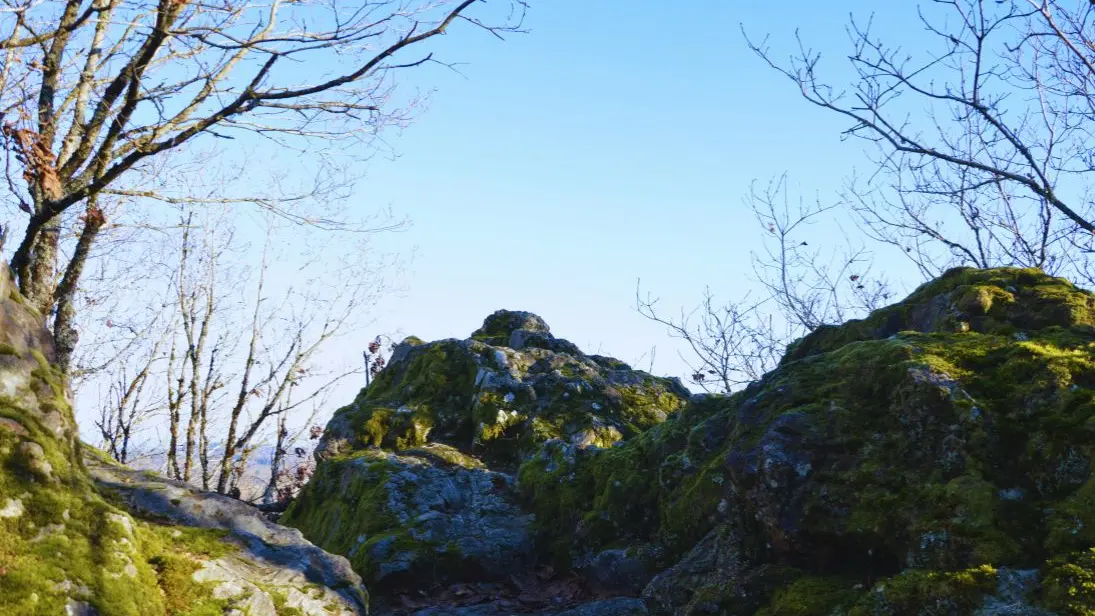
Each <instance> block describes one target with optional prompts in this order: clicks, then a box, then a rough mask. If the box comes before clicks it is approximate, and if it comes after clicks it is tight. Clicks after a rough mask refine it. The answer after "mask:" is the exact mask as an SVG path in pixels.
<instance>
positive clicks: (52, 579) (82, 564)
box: [0, 264, 367, 616]
mask: <svg viewBox="0 0 1095 616" xmlns="http://www.w3.org/2000/svg"><path fill="white" fill-rule="evenodd" d="M52 360H53V350H52V347H51V345H50V342H49V336H48V334H47V332H46V330H45V328H44V326H43V318H42V317H41V315H39V314H37V313H36V312H34V311H33V310H32V309H31V308H29V307H27V306H26V305H25V303H24V302H23V301H22V300H21V298H20V297H19V295H18V293H17V292H16V291H15V290H14V288H13V285H12V282H11V279H10V277H9V275H8V270H7V266H6V265H3V264H0V614H5V615H7V614H11V615H13V616H15V615H18V616H23V615H26V616H35V615H41V616H55V615H61V614H77V615H81V616H90V615H101V616H137V615H142V616H143V615H149V616H153V615H155V616H160V615H166V614H189V615H195V616H196V615H199V614H201V615H209V616H212V615H213V614H229V613H237V614H238V613H248V614H251V615H252V616H275V615H276V614H297V615H302V614H311V615H319V614H324V615H329V614H341V615H345V616H351V615H357V614H366V613H367V605H366V603H367V597H366V595H365V591H364V589H363V588H362V587H361V585H360V578H359V577H358V576H357V575H356V574H354V573H353V571H352V570H350V568H349V565H348V563H347V562H346V561H345V559H343V558H341V557H337V556H332V555H330V554H326V553H324V552H322V551H321V550H319V549H318V548H316V547H315V546H313V545H311V544H309V543H308V542H306V541H305V540H304V539H303V538H301V537H300V535H299V533H297V532H296V531H291V530H289V529H284V528H282V529H280V531H277V530H275V529H274V528H273V526H274V525H269V523H265V522H264V521H262V520H261V516H259V515H258V514H257V512H254V510H253V509H251V508H249V507H247V506H246V505H243V504H242V503H238V502H236V501H233V500H232V499H227V498H223V497H216V499H221V501H224V502H227V503H228V504H225V505H223V506H221V507H219V510H220V511H222V513H223V512H227V511H233V512H235V514H234V515H232V516H227V517H225V516H223V515H216V516H214V515H212V513H211V512H210V510H209V507H210V506H212V505H213V504H214V502H213V501H207V502H206V506H205V508H204V510H205V512H204V513H203V512H202V509H203V508H202V507H198V508H196V509H194V510H193V511H192V512H191V513H192V515H191V517H190V519H180V518H177V517H173V516H172V515H170V514H171V512H173V511H177V509H178V507H177V505H183V506H185V504H186V502H187V501H188V500H191V499H193V498H201V499H202V500H206V499H205V497H195V496H193V495H192V492H191V491H189V489H185V488H183V487H181V486H169V485H168V484H166V483H163V484H161V483H158V482H157V481H156V480H154V479H153V478H152V477H150V476H148V475H145V474H136V473H135V472H134V471H128V470H127V469H122V468H120V467H117V466H116V465H113V464H110V463H109V462H108V461H107V460H105V459H104V458H103V457H102V454H98V453H97V452H95V451H94V450H92V449H90V448H87V447H84V446H82V445H81V444H80V441H79V439H78V435H77V431H76V426H75V422H74V421H73V416H72V410H71V406H70V404H69V399H68V397H67V392H66V387H65V383H64V379H63V377H62V375H60V374H59V373H58V372H57V370H56V369H55V368H54V366H53V364H52V363H51V362H52ZM85 455H86V456H88V460H89V461H88V462H87V463H86V464H85V460H84V456H85ZM89 467H90V468H91V469H93V470H95V471H96V473H95V475H96V478H95V479H93V477H92V473H89ZM108 478H110V479H109V481H112V482H113V483H116V484H117V485H116V486H113V487H111V488H109V489H108V488H107V487H104V485H102V484H101V483H97V481H96V479H98V480H99V481H100V482H102V481H107V480H108ZM150 486H153V487H150ZM115 487H116V488H117V489H114V488H115ZM134 489H136V490H138V491H144V492H145V493H146V495H145V498H144V499H143V500H144V501H145V502H146V503H151V502H158V503H160V505H162V507H161V508H160V509H159V510H157V511H155V512H150V511H149V510H148V508H146V507H134V506H132V505H133V502H132V501H131V500H130V499H129V498H128V497H126V496H125V494H133V490H134ZM174 501H177V502H174ZM221 501H216V502H221ZM241 508H242V509H247V510H250V512H251V514H250V517H248V516H247V515H244V513H243V512H242V509H241ZM247 520H249V522H247Z"/></svg>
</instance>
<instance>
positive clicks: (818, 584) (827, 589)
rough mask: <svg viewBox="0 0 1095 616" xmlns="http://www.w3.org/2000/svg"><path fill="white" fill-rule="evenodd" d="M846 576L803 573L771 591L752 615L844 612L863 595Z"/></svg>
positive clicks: (817, 615)
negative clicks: (767, 599) (820, 575)
mask: <svg viewBox="0 0 1095 616" xmlns="http://www.w3.org/2000/svg"><path fill="white" fill-rule="evenodd" d="M854 586H855V582H854V581H852V580H849V579H847V578H838V577H818V576H805V577H802V578H799V579H798V580H795V581H794V582H792V583H791V584H790V585H788V586H785V587H783V588H781V589H779V590H777V591H776V592H775V593H773V596H772V599H771V601H770V602H769V603H768V605H766V606H765V607H763V608H761V609H760V610H758V611H757V612H756V614H755V616H829V615H830V614H833V613H843V612H844V611H845V610H846V609H847V608H849V607H850V606H851V605H852V604H853V603H855V601H856V599H858V598H859V597H860V596H861V595H862V594H863V591H862V590H856V589H855V588H854Z"/></svg>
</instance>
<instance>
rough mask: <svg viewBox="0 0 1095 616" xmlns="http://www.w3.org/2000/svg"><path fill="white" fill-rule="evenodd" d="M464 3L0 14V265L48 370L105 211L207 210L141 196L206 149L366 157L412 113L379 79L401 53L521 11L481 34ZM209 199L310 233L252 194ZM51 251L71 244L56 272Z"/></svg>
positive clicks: (99, 3)
mask: <svg viewBox="0 0 1095 616" xmlns="http://www.w3.org/2000/svg"><path fill="white" fill-rule="evenodd" d="M477 4H483V3H482V2H478V1H477V0H453V1H447V0H441V1H432V0H429V1H427V0H423V1H421V2H417V1H405V0H398V1H397V0H382V1H378V2H367V3H349V4H346V3H342V2H329V3H314V2H290V1H287V0H274V1H273V2H269V3H258V2H252V1H250V0H225V2H221V3H217V4H207V3H195V2H187V1H186V0H156V1H154V2H151V3H149V2H144V1H142V0H62V1H59V2H39V1H38V0H5V2H4V6H3V8H2V9H0V138H2V141H0V146H2V147H3V149H4V151H5V153H6V154H7V156H6V157H5V171H6V172H5V180H6V181H5V183H4V187H5V189H6V191H7V193H8V196H9V197H10V199H11V203H12V204H15V205H17V206H18V208H19V209H21V210H22V211H23V212H25V213H26V215H27V216H28V218H27V219H26V225H25V229H24V232H23V233H22V236H21V237H20V238H19V239H18V241H17V242H16V244H17V246H16V249H15V252H14V254H13V256H12V259H11V265H12V268H13V270H14V271H15V273H16V275H17V278H18V283H19V287H20V290H21V291H22V293H23V294H24V296H26V297H27V298H28V300H29V301H30V302H31V303H32V304H33V305H34V306H35V307H36V308H37V309H38V310H39V311H41V312H42V313H43V314H44V315H52V319H53V321H52V327H53V332H54V337H55V338H56V341H57V346H58V349H59V352H60V355H61V363H62V364H63V365H64V366H65V367H66V368H67V367H68V364H69V359H70V357H71V355H72V353H73V351H74V349H75V347H76V344H77V339H78V332H77V328H76V327H75V326H74V325H73V320H74V318H75V303H74V301H73V296H74V294H75V293H76V290H77V289H78V287H79V282H80V279H81V276H82V274H83V270H84V268H85V266H86V264H87V261H88V257H89V255H90V254H91V251H92V248H93V246H94V244H95V241H96V239H97V238H98V237H99V235H100V233H101V231H102V230H103V228H104V226H105V225H106V224H107V218H106V213H105V212H106V206H107V205H108V204H107V203H105V202H106V201H108V200H110V199H113V198H119V197H126V198H135V199H141V200H143V201H141V202H147V201H148V200H156V201H161V202H168V203H179V202H182V201H187V200H192V199H195V200H196V201H199V202H203V201H209V200H211V199H209V198H208V197H206V196H200V197H195V196H194V195H189V194H185V193H184V194H181V195H179V194H164V193H161V192H159V191H157V190H145V189H143V188H140V184H141V183H142V181H143V180H145V179H147V177H151V176H153V175H154V174H155V170H156V168H157V165H158V164H160V163H162V161H163V160H164V159H165V158H170V157H174V156H176V155H177V154H178V153H180V152H183V151H185V150H184V146H191V145H193V144H195V143H196V144H199V145H200V144H202V143H206V144H207V143H209V140H210V139H243V140H244V141H246V140H248V139H252V140H253V139H262V140H266V141H267V142H269V143H272V144H275V145H276V146H278V147H304V148H307V147H312V146H314V147H315V148H323V147H331V146H332V144H337V146H338V147H339V149H340V150H341V151H343V152H350V151H354V150H358V149H362V148H360V147H358V146H366V147H367V146H369V145H370V144H371V142H372V138H373V137H374V136H375V135H376V134H377V132H378V131H379V130H380V129H381V128H383V127H384V126H388V125H392V124H402V123H404V122H406V121H407V120H408V118H409V115H410V113H411V111H412V110H413V103H412V104H410V106H409V108H408V107H407V106H404V107H402V108H401V107H400V106H398V105H396V104H394V99H393V92H394V90H393V87H394V84H393V77H394V75H395V74H396V73H397V72H398V71H400V70H403V69H407V68H410V67H415V66H420V65H423V64H425V63H429V62H435V60H434V58H433V54H432V53H426V52H424V51H423V52H421V53H419V54H418V55H415V56H408V55H407V54H408V53H415V51H416V50H418V49H422V48H424V47H425V45H426V42H427V41H431V40H433V39H435V38H436V37H438V36H440V35H442V34H445V33H446V32H448V31H449V30H450V29H451V27H452V26H454V24H457V23H463V24H470V25H472V26H475V27H477V28H480V29H483V30H485V31H487V32H489V33H491V34H494V35H496V36H500V35H501V34H502V33H505V32H513V31H516V30H517V29H518V27H519V25H520V21H521V19H520V18H521V16H522V14H523V10H524V8H525V7H524V2H523V0H507V3H506V4H507V6H508V7H509V15H508V16H506V15H505V14H503V15H501V16H500V17H499V20H498V22H497V23H488V22H487V21H486V18H484V17H476V16H474V15H473V14H472V12H473V5H477ZM503 13H505V12H503ZM491 19H493V18H491ZM302 67H303V68H302ZM308 144H311V146H309V145H308ZM215 201H219V202H221V203H226V204H240V203H246V202H248V201H250V202H253V203H255V204H257V205H259V206H260V207H266V208H268V209H271V210H273V211H276V212H277V213H278V214H280V215H282V216H285V217H287V218H289V219H292V220H295V221H298V222H315V221H314V220H313V219H312V218H311V217H309V216H308V215H306V214H304V213H301V212H299V211H297V210H296V209H293V208H290V207H285V206H284V204H283V203H281V202H279V201H277V200H270V199H263V198H258V197H257V196H255V195H237V196H229V197H223V198H219V199H215ZM191 202H193V201H191ZM65 237H71V238H74V239H73V242H74V244H73V247H72V248H71V249H70V250H69V251H68V254H67V258H66V259H65V260H64V261H62V259H61V254H62V253H64V252H65V250H64V248H63V246H62V240H63V239H64V238H65Z"/></svg>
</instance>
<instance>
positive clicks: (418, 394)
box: [318, 310, 690, 468]
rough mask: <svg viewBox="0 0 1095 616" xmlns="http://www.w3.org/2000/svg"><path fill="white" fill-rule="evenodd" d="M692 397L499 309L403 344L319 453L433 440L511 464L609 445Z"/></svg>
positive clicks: (341, 416) (337, 421) (337, 418)
mask: <svg viewBox="0 0 1095 616" xmlns="http://www.w3.org/2000/svg"><path fill="white" fill-rule="evenodd" d="M689 396H690V393H689V392H688V390H687V389H686V388H685V387H684V386H683V385H681V383H680V382H679V381H678V380H676V379H666V378H660V377H655V376H652V375H649V374H647V373H645V372H641V371H638V370H632V369H631V368H630V367H629V366H628V365H627V364H624V363H623V362H620V361H618V360H615V359H612V358H608V357H601V356H598V355H585V354H583V353H581V351H579V350H578V348H577V347H576V346H575V345H574V344H572V343H570V342H568V341H566V340H563V339H559V338H555V337H554V336H552V335H551V333H550V331H549V329H548V326H547V325H546V324H545V323H544V322H543V320H542V319H540V317H538V316H536V315H534V314H531V313H528V312H513V311H505V310H503V311H498V312H496V313H494V314H492V315H490V316H489V317H487V319H486V320H485V321H484V323H483V326H482V327H481V328H480V329H478V330H476V332H475V333H474V334H473V335H472V337H471V338H469V339H467V340H455V339H449V340H440V341H437V342H431V343H423V342H422V341H420V340H418V339H416V338H409V339H407V340H405V341H404V342H403V343H401V344H400V345H398V346H397V347H396V349H395V351H394V352H393V354H392V357H391V359H390V360H389V362H388V366H387V367H386V368H385V369H384V370H383V371H382V372H381V373H380V374H379V375H378V376H377V377H376V380H375V381H374V382H373V383H372V385H371V386H369V387H367V388H365V389H363V390H362V391H361V393H360V394H359V395H358V396H357V399H356V400H354V402H353V403H352V404H350V405H349V406H347V407H344V408H342V409H339V410H338V411H337V412H336V413H335V415H334V417H333V418H332V419H331V421H330V423H329V424H328V425H327V429H326V431H325V433H324V435H323V439H322V441H321V442H320V445H319V448H318V454H319V457H320V459H323V458H326V457H331V456H337V455H341V454H344V453H347V452H352V451H358V450H361V449H364V448H367V447H381V448H384V449H389V450H400V449H403V448H406V447H413V446H418V445H422V444H424V443H427V442H436V443H444V444H447V445H451V446H453V447H455V448H456V449H458V450H460V451H463V452H465V453H467V454H469V455H473V456H476V457H479V458H482V459H483V460H484V462H487V463H488V464H490V465H492V466H500V467H511V468H512V467H515V466H516V465H517V464H518V463H520V462H521V461H522V460H523V459H524V458H526V457H527V456H528V455H531V454H532V453H534V452H536V451H537V449H538V447H539V445H540V444H542V443H543V442H545V441H547V440H550V439H554V438H561V439H564V440H567V441H570V442H574V443H577V444H579V445H581V446H598V447H607V446H610V445H612V444H613V443H615V442H616V441H619V440H621V439H624V438H627V437H630V436H633V435H635V434H638V433H640V432H642V431H643V430H646V429H648V428H650V427H651V426H654V425H657V424H659V423H661V422H663V421H665V419H666V418H667V417H669V415H670V414H672V413H673V412H675V411H676V410H677V409H679V408H680V407H681V406H683V404H684V402H685V401H686V400H687V399H688V397H689Z"/></svg>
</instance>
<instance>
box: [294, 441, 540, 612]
mask: <svg viewBox="0 0 1095 616" xmlns="http://www.w3.org/2000/svg"><path fill="white" fill-rule="evenodd" d="M511 483H512V480H511V479H510V478H509V477H508V476H507V475H504V474H502V473H497V472H493V471H490V470H488V469H486V468H485V467H484V466H483V465H482V464H481V463H479V462H478V461H476V460H474V459H471V458H468V457H467V456H465V455H464V454H461V453H460V452H459V451H457V450H455V449H453V448H451V447H448V446H446V445H439V444H431V445H426V446H422V447H415V448H410V449H406V450H404V451H402V452H400V453H399V454H394V453H390V452H386V451H382V450H379V449H368V450H364V451H361V452H358V453H356V454H354V455H352V456H347V457H339V458H333V459H329V460H326V461H324V462H323V463H322V464H320V465H319V468H318V470H317V471H316V474H315V475H314V476H313V477H312V479H311V481H310V482H309V484H308V487H307V489H306V490H304V492H302V494H301V495H300V496H299V497H298V498H297V499H296V500H295V501H294V502H293V503H292V505H291V506H290V507H289V509H288V510H287V511H286V512H285V514H284V516H283V517H282V521H283V522H284V523H287V524H289V525H291V526H294V527H296V528H299V529H300V530H301V531H302V532H303V533H304V535H305V536H306V537H307V538H309V539H310V540H311V541H313V542H315V543H316V544H317V545H319V546H321V547H323V548H325V549H327V550H329V551H331V552H335V553H338V554H345V555H346V557H347V558H349V559H350V562H351V563H352V564H353V566H354V568H355V569H356V570H357V571H359V572H361V574H362V575H363V577H365V579H366V580H367V581H369V582H375V586H376V587H377V588H382V589H383V591H384V592H385V593H389V594H390V593H393V592H396V591H409V590H420V589H425V588H430V587H433V586H434V585H436V584H442V583H450V582H456V581H472V580H485V579H504V578H506V577H507V576H508V575H509V574H511V573H513V572H514V571H517V570H519V568H520V567H521V566H523V565H527V564H528V563H529V562H531V560H532V558H533V556H532V548H533V544H532V539H531V533H530V531H529V526H530V522H531V516H530V515H528V514H526V513H524V512H523V511H521V509H520V507H518V506H517V504H516V502H515V500H514V498H513V487H512V485H511Z"/></svg>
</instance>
